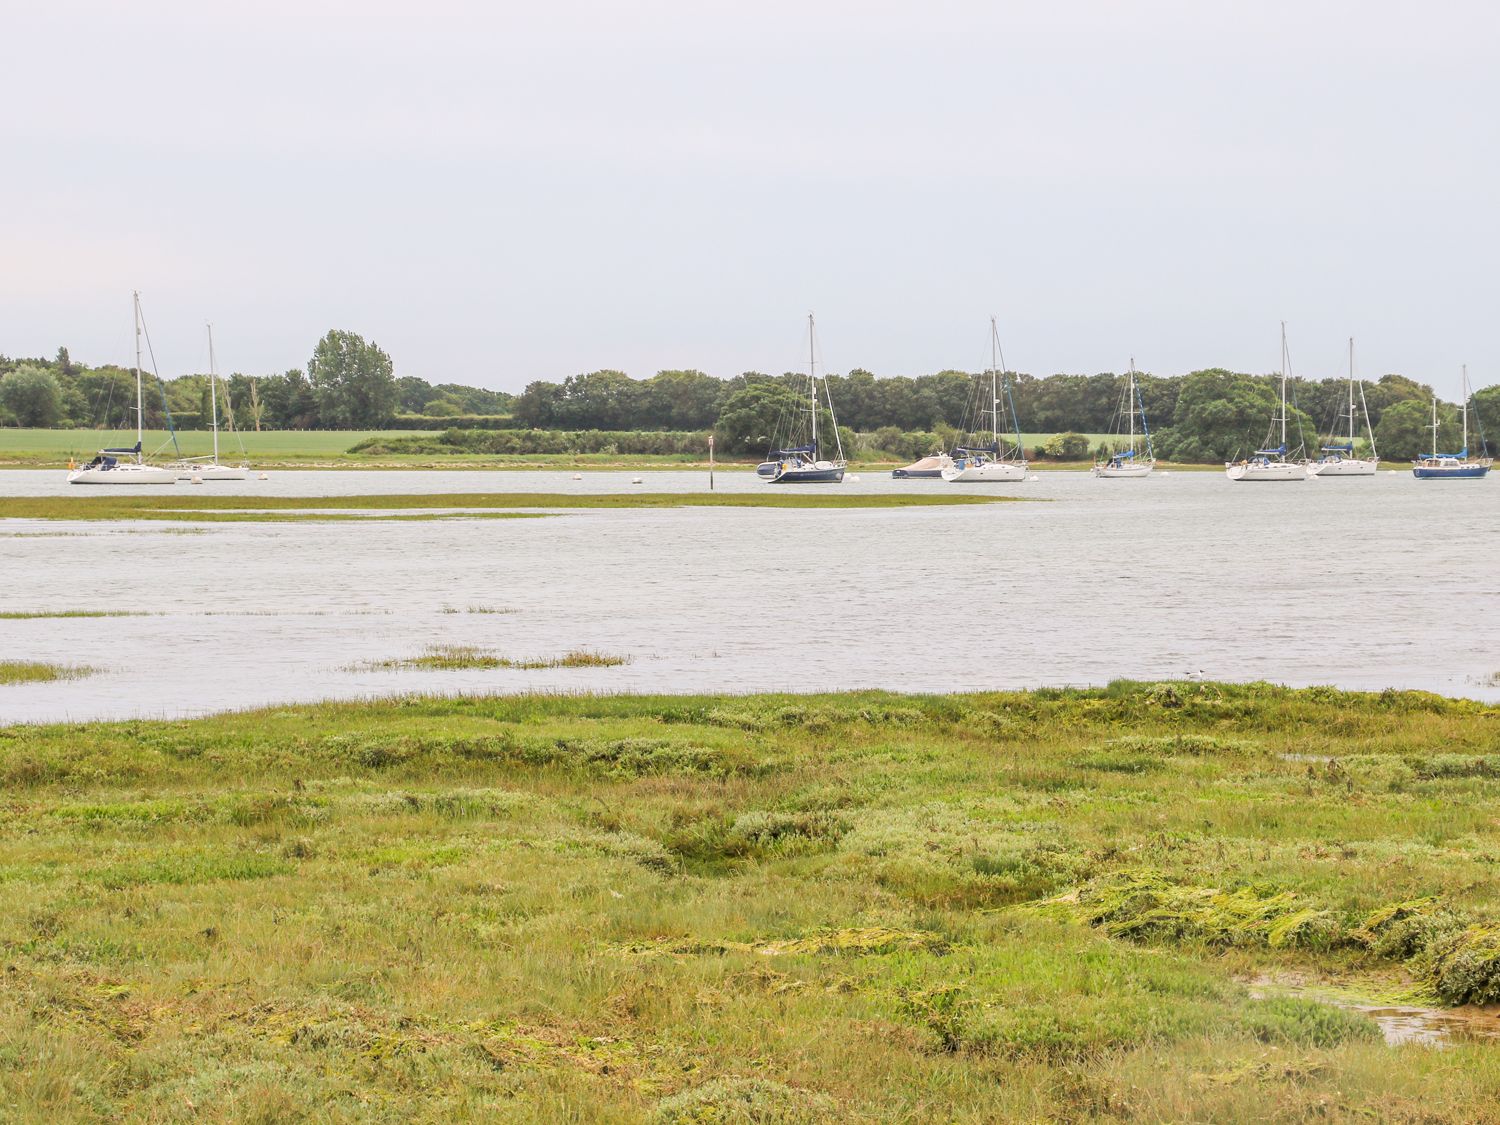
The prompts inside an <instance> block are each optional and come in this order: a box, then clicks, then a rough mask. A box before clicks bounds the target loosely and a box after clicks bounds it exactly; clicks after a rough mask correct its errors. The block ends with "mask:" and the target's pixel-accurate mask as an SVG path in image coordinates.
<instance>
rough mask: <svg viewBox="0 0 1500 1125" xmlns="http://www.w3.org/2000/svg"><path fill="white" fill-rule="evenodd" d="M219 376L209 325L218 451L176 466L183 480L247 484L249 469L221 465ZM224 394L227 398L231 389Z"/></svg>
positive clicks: (210, 390) (212, 412) (211, 409)
mask: <svg viewBox="0 0 1500 1125" xmlns="http://www.w3.org/2000/svg"><path fill="white" fill-rule="evenodd" d="M218 385H219V375H218V370H217V364H216V363H215V359H214V326H213V325H212V324H210V325H208V401H209V417H210V421H211V422H212V424H213V431H214V451H213V454H212V456H211V457H184V458H182V459H181V460H180V461H174V462H172V465H171V468H173V469H176V470H177V477H178V479H179V480H192V481H202V480H246V479H248V478H249V476H250V468H249V466H248V465H222V464H220V463H219V391H218ZM224 393H225V395H226V396H227V395H228V393H229V388H228V387H227V386H226V387H225V389H224Z"/></svg>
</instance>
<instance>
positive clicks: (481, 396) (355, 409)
mask: <svg viewBox="0 0 1500 1125" xmlns="http://www.w3.org/2000/svg"><path fill="white" fill-rule="evenodd" d="M208 382H209V380H208V375H207V374H206V373H199V374H192V375H181V376H179V377H177V378H175V379H160V378H158V377H157V376H156V375H155V374H154V373H152V372H149V371H147V372H143V373H142V383H143V395H142V400H143V405H144V411H143V413H144V416H145V424H146V426H147V428H150V429H158V430H161V429H167V428H168V427H169V424H170V426H172V427H175V428H177V429H206V428H208V427H209V426H210V425H211V424H212V423H211V416H212V405H211V404H212V396H211V395H210V393H209V386H208ZM226 392H227V393H226ZM217 393H218V406H219V416H220V425H221V426H222V425H226V424H228V423H230V422H231V421H232V422H233V424H234V425H235V426H236V427H237V428H239V429H242V430H340V429H381V428H384V427H387V426H391V425H395V424H398V423H399V421H400V419H401V418H402V417H403V416H407V417H416V416H421V417H423V418H453V419H462V418H464V417H470V416H482V417H492V416H495V415H509V414H510V411H511V404H512V403H513V401H514V399H515V396H514V395H511V394H508V393H506V392H504V391H490V390H485V389H484V388H482V387H469V386H464V385H462V384H458V383H439V384H436V385H434V384H432V383H429V382H428V381H427V380H426V379H422V378H419V377H417V376H415V375H405V376H401V377H399V378H398V377H397V376H396V374H395V370H394V365H393V363H392V362H391V357H390V356H389V355H388V354H387V353H386V352H385V350H384V349H383V348H381V347H380V346H379V345H378V344H375V343H373V342H370V341H366V340H365V339H364V338H363V337H361V336H359V335H358V334H356V333H353V332H343V331H339V330H337V329H335V330H334V331H331V332H329V333H328V334H327V335H326V336H324V337H323V338H322V339H321V340H319V341H318V343H317V346H316V347H315V348H314V349H313V354H312V357H311V358H310V359H309V360H308V363H307V366H306V368H300V367H299V368H292V369H291V370H289V371H284V372H281V373H279V374H272V375H258V376H256V375H245V374H241V373H238V372H236V373H234V374H231V375H228V376H225V377H221V381H220V384H219V387H218V392H217ZM0 425H5V426H33V427H44V428H73V429H134V428H135V370H134V369H133V368H128V367H121V366H119V365H117V364H104V365H103V366H100V367H89V366H87V365H85V364H80V363H75V362H74V361H73V360H72V358H71V357H70V356H69V354H68V349H67V348H59V349H58V350H57V355H56V356H54V357H53V358H51V359H38V358H31V359H12V358H8V357H5V356H0Z"/></svg>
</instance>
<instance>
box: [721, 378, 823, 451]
mask: <svg viewBox="0 0 1500 1125" xmlns="http://www.w3.org/2000/svg"><path fill="white" fill-rule="evenodd" d="M806 409H807V402H806V400H805V399H803V398H802V396H801V395H799V394H798V393H797V392H796V391H794V390H793V389H792V388H791V387H788V386H786V385H784V384H782V383H779V382H773V381H769V380H768V381H766V382H755V383H749V384H747V385H746V386H743V387H741V388H740V389H739V390H737V391H735V392H734V393H733V394H732V395H730V396H729V397H728V398H727V399H725V401H724V409H723V410H722V411H720V413H719V421H718V423H717V424H716V425H715V426H714V434H715V436H716V437H717V439H718V443H719V448H720V449H722V450H723V451H724V452H726V453H747V452H756V453H761V452H764V451H765V450H767V449H769V448H771V446H772V444H773V443H775V442H777V441H782V440H785V438H786V435H787V433H788V431H789V430H790V428H791V427H792V425H793V421H794V419H796V417H797V415H798V413H799V412H805V411H806Z"/></svg>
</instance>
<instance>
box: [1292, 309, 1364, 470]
mask: <svg viewBox="0 0 1500 1125" xmlns="http://www.w3.org/2000/svg"><path fill="white" fill-rule="evenodd" d="M1359 403H1360V406H1361V407H1364V413H1365V427H1366V429H1368V430H1369V432H1370V455H1369V456H1368V457H1356V456H1355V455H1354V439H1355V436H1356V435H1355V427H1356V423H1355V416H1354V337H1353V336H1350V337H1349V413H1348V418H1349V439H1348V440H1347V441H1345V442H1343V443H1341V444H1339V445H1325V446H1323V447H1322V448H1321V449H1320V450H1319V452H1320V453H1322V456H1321V457H1319V458H1318V459H1317V460H1316V461H1310V462H1308V465H1307V471H1308V472H1309V473H1310V474H1311V475H1313V476H1315V477H1317V478H1319V479H1320V480H1321V479H1322V478H1324V477H1373V476H1374V475H1375V473H1376V471H1377V470H1378V469H1379V468H1380V455H1379V454H1377V453H1376V452H1375V427H1374V426H1371V425H1370V410H1369V407H1367V406H1365V388H1364V384H1360V388H1359ZM1340 417H1344V415H1340Z"/></svg>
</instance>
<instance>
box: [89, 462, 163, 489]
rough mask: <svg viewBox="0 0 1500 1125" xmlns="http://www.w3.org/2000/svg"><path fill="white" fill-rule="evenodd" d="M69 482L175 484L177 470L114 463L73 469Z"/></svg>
mask: <svg viewBox="0 0 1500 1125" xmlns="http://www.w3.org/2000/svg"><path fill="white" fill-rule="evenodd" d="M68 483H69V484H176V483H177V470H176V469H162V468H158V467H157V466H155V465H115V466H113V467H111V468H108V469H102V468H100V469H75V470H73V472H71V473H69V474H68Z"/></svg>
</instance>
